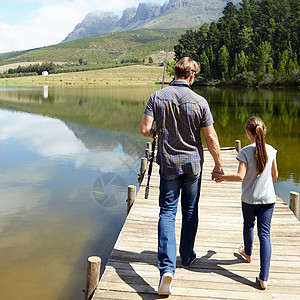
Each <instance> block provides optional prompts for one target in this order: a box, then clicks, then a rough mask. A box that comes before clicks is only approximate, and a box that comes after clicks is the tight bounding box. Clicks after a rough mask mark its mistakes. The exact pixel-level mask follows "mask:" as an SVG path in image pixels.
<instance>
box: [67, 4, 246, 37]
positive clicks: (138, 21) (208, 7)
mask: <svg viewBox="0 0 300 300" xmlns="http://www.w3.org/2000/svg"><path fill="white" fill-rule="evenodd" d="M228 2H230V0H209V1H207V0H169V1H167V2H165V3H164V4H163V5H162V6H161V5H160V4H157V3H153V2H143V3H140V4H139V6H138V7H137V8H135V7H131V8H126V9H125V10H124V11H123V14H122V17H121V18H120V17H119V16H118V15H116V14H115V13H113V12H101V11H94V12H90V13H88V14H87V15H86V16H85V18H84V19H83V20H82V22H81V23H79V24H77V25H76V27H75V28H74V30H73V31H72V32H71V33H69V35H68V36H67V37H66V38H65V39H64V40H63V42H67V41H72V40H76V39H80V38H83V37H90V36H95V35H99V34H103V33H109V32H119V31H128V30H135V29H168V28H170V27H172V28H191V27H196V26H200V25H202V24H203V23H207V22H212V21H216V20H217V19H219V17H221V16H222V11H223V9H224V7H225V6H226V5H227V3H228ZM231 2H233V3H234V4H235V5H237V4H238V3H239V2H240V0H233V1H231Z"/></svg>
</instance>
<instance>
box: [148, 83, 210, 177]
mask: <svg viewBox="0 0 300 300" xmlns="http://www.w3.org/2000/svg"><path fill="white" fill-rule="evenodd" d="M144 113H145V114H147V115H150V116H152V117H153V118H154V121H156V130H157V133H158V152H157V158H156V161H157V163H158V164H159V165H160V169H161V172H162V173H163V174H166V175H167V174H174V175H181V174H199V173H200V171H201V168H202V163H203V147H202V142H201V136H200V131H201V127H207V126H209V125H212V124H213V123H214V121H213V118H212V115H211V112H210V108H209V106H208V103H207V101H206V100H205V98H203V97H202V96H200V95H198V94H196V93H195V92H193V91H192V90H191V89H190V87H189V85H188V83H187V82H186V81H173V82H172V83H171V84H170V86H168V87H166V88H164V89H161V90H159V91H156V92H154V93H153V94H152V95H151V96H150V99H149V101H148V104H147V107H146V110H145V112H144Z"/></svg>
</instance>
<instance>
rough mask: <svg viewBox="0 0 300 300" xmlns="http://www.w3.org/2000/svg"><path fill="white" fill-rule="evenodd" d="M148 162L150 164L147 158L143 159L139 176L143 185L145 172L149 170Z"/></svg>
mask: <svg viewBox="0 0 300 300" xmlns="http://www.w3.org/2000/svg"><path fill="white" fill-rule="evenodd" d="M147 162H148V159H147V158H146V157H142V159H141V168H140V174H139V175H138V180H139V183H141V182H142V181H143V178H144V175H145V172H146V170H147Z"/></svg>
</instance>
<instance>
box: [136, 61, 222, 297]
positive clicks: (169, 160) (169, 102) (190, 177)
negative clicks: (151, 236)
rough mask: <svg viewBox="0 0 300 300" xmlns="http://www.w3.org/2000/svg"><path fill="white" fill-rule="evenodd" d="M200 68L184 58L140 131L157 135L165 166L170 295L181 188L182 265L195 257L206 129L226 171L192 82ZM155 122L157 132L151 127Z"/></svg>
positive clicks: (162, 223)
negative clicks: (176, 220) (176, 219)
mask: <svg viewBox="0 0 300 300" xmlns="http://www.w3.org/2000/svg"><path fill="white" fill-rule="evenodd" d="M199 71H200V67H199V65H198V63H197V62H195V61H194V60H192V59H190V58H189V57H184V58H182V59H180V60H179V61H178V62H177V64H176V66H175V81H173V82H172V83H171V84H170V86H168V87H166V88H164V89H161V90H160V91H156V92H154V93H153V94H152V95H151V97H150V99H149V101H148V104H147V107H146V110H145V112H144V115H143V118H142V121H141V126H140V130H141V133H142V134H143V135H144V136H146V137H153V138H154V137H156V136H158V152H157V159H156V161H157V163H158V164H159V165H160V171H159V172H160V195H159V206H160V213H159V223H158V268H159V271H160V276H161V277H160V284H159V287H158V294H160V295H170V294H171V282H172V279H173V276H174V273H175V268H176V238H175V217H176V213H177V204H178V198H179V193H180V191H181V207H182V227H181V237H180V246H179V253H180V258H181V265H182V267H185V268H188V267H189V266H191V264H192V263H193V262H194V261H195V260H196V253H195V251H194V242H195V237H196V232H197V227H198V202H199V196H200V186H201V176H202V164H203V148H202V143H201V136H200V132H201V130H202V132H203V135H204V138H205V140H206V143H207V146H208V150H209V152H210V153H211V155H212V157H213V159H214V161H215V168H214V170H213V171H214V172H221V173H222V172H223V171H222V164H221V158H220V145H219V141H218V137H217V134H216V132H215V129H214V126H213V118H212V115H211V112H210V109H209V106H208V103H207V101H206V100H205V99H204V98H203V97H201V96H199V95H198V94H196V93H195V92H193V91H192V90H191V89H190V86H191V85H192V84H193V82H194V77H195V74H197V73H198V72H199ZM154 122H156V130H154V129H152V126H153V123H154Z"/></svg>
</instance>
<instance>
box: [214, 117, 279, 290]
mask: <svg viewBox="0 0 300 300" xmlns="http://www.w3.org/2000/svg"><path fill="white" fill-rule="evenodd" d="M246 133H247V137H248V138H249V140H250V142H251V145H248V146H246V147H244V148H243V149H242V150H241V151H240V152H239V153H238V155H237V157H236V158H237V160H238V161H239V167H238V171H237V173H236V174H229V175H222V174H219V173H214V174H213V177H215V178H217V179H219V180H221V181H222V180H228V181H243V182H242V211H243V218H244V228H243V236H244V246H240V248H239V253H240V254H241V255H242V256H243V257H244V258H245V259H246V260H247V261H248V262H251V254H252V245H253V239H254V236H253V232H254V225H255V217H256V218H257V233H258V237H259V242H260V273H259V276H258V277H257V278H256V280H257V281H258V282H259V284H260V287H261V288H262V289H266V288H267V285H268V276H269V268H270V260H271V241H270V225H271V218H272V214H273V209H274V205H275V201H276V196H275V191H274V183H275V181H276V180H277V177H278V171H277V164H276V153H277V150H276V149H274V148H273V147H272V146H270V145H268V144H265V133H266V126H265V124H264V122H263V121H262V120H261V119H260V118H258V117H251V118H250V119H249V120H248V121H247V123H246Z"/></svg>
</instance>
